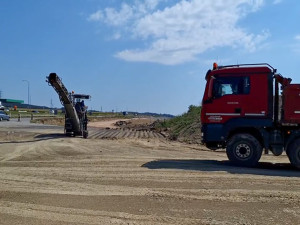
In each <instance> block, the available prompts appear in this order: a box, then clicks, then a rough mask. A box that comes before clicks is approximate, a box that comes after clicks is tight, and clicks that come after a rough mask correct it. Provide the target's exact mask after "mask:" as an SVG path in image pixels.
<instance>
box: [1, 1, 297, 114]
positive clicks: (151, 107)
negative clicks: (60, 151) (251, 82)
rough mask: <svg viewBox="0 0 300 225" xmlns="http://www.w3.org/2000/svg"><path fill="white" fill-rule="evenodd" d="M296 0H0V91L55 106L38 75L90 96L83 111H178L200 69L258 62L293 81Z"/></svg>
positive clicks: (196, 90)
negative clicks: (56, 77) (52, 76)
mask: <svg viewBox="0 0 300 225" xmlns="http://www.w3.org/2000/svg"><path fill="white" fill-rule="evenodd" d="M299 21H300V1H297V0H214V1H212V0H185V1H181V0H177V1H175V0H144V1H142V0H141V1H137V0H128V1H125V0H124V1H121V0H107V1H103V0H0V62H1V63H0V77H1V82H0V91H2V98H12V99H20V100H24V101H25V102H26V103H27V83H26V82H22V80H28V81H29V82H30V96H31V103H32V104H37V105H45V106H50V103H51V99H52V102H53V105H54V106H56V107H60V106H61V105H60V102H59V100H58V96H57V94H56V93H55V91H54V90H53V89H52V88H51V87H49V86H48V85H47V83H46V82H45V77H46V76H47V75H48V74H49V73H51V72H56V73H57V74H58V75H59V76H60V77H61V78H62V80H63V82H64V84H65V85H66V87H67V88H68V90H69V91H72V90H74V91H75V92H76V93H85V94H90V95H91V96H92V100H91V101H88V102H87V105H88V106H89V108H90V109H96V110H100V109H101V108H102V110H103V111H112V110H115V111H116V110H117V111H124V110H130V111H138V112H149V111H150V112H157V113H170V114H174V115H179V114H182V113H183V112H185V111H186V110H187V108H188V106H189V105H191V104H193V105H199V104H200V103H201V100H202V95H203V91H204V85H205V79H204V76H205V73H206V71H207V70H208V69H210V68H211V67H212V63H213V62H214V61H217V62H218V63H219V64H221V65H226V64H236V63H261V62H267V63H269V64H271V65H272V66H273V67H275V68H277V69H278V72H280V73H281V74H282V75H284V76H286V77H291V78H292V79H293V83H300V76H299V72H298V70H299V69H298V66H299V65H300V25H299Z"/></svg>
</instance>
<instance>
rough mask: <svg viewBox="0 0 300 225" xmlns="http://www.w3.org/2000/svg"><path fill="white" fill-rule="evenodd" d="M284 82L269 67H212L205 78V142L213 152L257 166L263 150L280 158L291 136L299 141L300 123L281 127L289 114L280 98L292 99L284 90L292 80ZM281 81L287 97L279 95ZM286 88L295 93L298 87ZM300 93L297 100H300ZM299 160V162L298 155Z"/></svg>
mask: <svg viewBox="0 0 300 225" xmlns="http://www.w3.org/2000/svg"><path fill="white" fill-rule="evenodd" d="M276 77H277V78H278V79H275V78H276ZM281 78H282V76H281V75H277V74H276V69H274V68H273V67H272V66H270V65H269V64H243V65H229V66H218V65H217V64H214V66H213V69H212V70H208V72H207V74H206V76H205V79H206V88H205V92H204V95H203V100H202V110H201V122H202V142H203V143H204V144H205V145H206V146H207V147H208V148H210V149H219V148H226V152H227V156H228V158H229V159H230V160H231V161H232V162H234V163H235V164H239V165H247V166H254V165H256V163H257V162H258V161H259V159H260V157H261V155H262V149H265V150H271V151H272V152H273V153H274V155H280V154H282V152H283V150H286V149H287V148H288V144H287V142H288V141H290V142H291V140H289V137H288V136H290V135H287V132H288V131H289V132H290V133H291V132H292V133H293V134H294V136H295V137H296V136H297V135H295V133H297V132H299V129H298V126H299V124H298V123H297V122H296V123H294V127H290V126H288V127H287V126H285V125H284V123H283V121H284V120H288V119H287V115H288V114H287V110H285V107H284V104H282V99H283V102H288V101H289V99H290V97H289V95H287V94H285V95H284V88H286V87H291V86H290V84H289V83H290V81H291V80H290V79H285V78H282V79H283V80H284V81H285V82H286V83H283V82H282V80H280V79H281ZM279 81H281V83H282V84H284V85H282V89H283V94H282V96H283V97H281V95H280V94H279V89H278V83H279ZM297 87H298V86H297ZM287 89H288V90H290V92H292V91H294V92H295V90H296V89H297V88H296V87H294V88H287ZM291 90H292V91H291ZM296 92H297V91H296ZM298 92H299V93H300V90H299V91H298ZM298 92H297V94H296V93H295V94H294V95H293V96H296V98H297V96H298V97H299V93H298ZM297 99H298V98H297ZM298 100H299V99H298ZM282 105H283V106H282ZM293 110H294V111H295V112H297V110H296V109H293ZM299 115H300V109H299ZM295 125H296V126H295ZM296 139H297V138H296ZM299 151H300V150H299ZM298 158H299V162H300V154H299V156H298ZM296 164H298V162H297V163H296ZM299 165H300V164H299Z"/></svg>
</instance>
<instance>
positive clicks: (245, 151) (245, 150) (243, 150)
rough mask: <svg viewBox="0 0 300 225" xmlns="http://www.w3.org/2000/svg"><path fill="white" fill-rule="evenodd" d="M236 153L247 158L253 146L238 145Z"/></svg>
mask: <svg viewBox="0 0 300 225" xmlns="http://www.w3.org/2000/svg"><path fill="white" fill-rule="evenodd" d="M235 154H236V155H237V156H238V157H239V158H242V159H246V158H248V157H249V156H250V155H251V148H250V146H249V145H247V144H239V145H238V146H236V149H235Z"/></svg>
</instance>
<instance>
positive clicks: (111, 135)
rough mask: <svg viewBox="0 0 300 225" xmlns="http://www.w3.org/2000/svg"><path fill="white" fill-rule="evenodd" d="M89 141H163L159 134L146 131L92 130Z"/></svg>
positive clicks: (163, 137) (162, 136) (122, 129)
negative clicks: (129, 139)
mask: <svg viewBox="0 0 300 225" xmlns="http://www.w3.org/2000/svg"><path fill="white" fill-rule="evenodd" d="M89 138H90V139H125V138H131V139H165V136H164V135H162V134H161V133H157V132H154V131H148V130H135V129H124V128H121V129H120V128H117V129H105V128H99V129H93V130H91V131H90V134H89Z"/></svg>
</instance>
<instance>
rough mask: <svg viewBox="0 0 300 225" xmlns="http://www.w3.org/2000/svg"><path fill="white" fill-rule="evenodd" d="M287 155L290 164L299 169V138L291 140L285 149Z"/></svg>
mask: <svg viewBox="0 0 300 225" xmlns="http://www.w3.org/2000/svg"><path fill="white" fill-rule="evenodd" d="M287 155H288V157H289V160H290V162H291V164H292V165H293V166H294V167H296V168H298V169H300V139H299V138H298V139H296V140H295V141H293V142H292V143H291V144H290V146H289V148H288V150H287Z"/></svg>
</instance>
